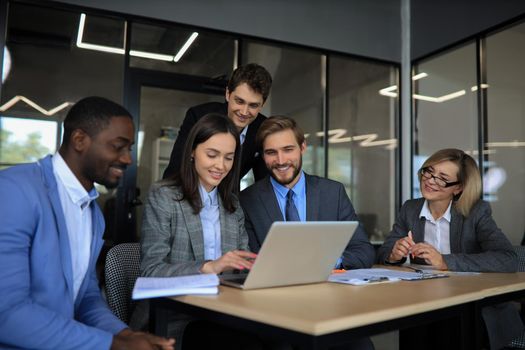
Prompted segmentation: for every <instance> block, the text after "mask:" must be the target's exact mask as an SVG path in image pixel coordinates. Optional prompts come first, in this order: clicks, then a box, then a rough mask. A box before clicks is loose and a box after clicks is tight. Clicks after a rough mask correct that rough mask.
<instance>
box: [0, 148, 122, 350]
mask: <svg viewBox="0 0 525 350" xmlns="http://www.w3.org/2000/svg"><path fill="white" fill-rule="evenodd" d="M92 212H93V240H92V242H91V255H90V262H89V268H88V271H87V273H86V277H85V279H84V281H83V282H82V285H81V286H80V290H79V292H78V296H77V299H76V301H75V302H74V301H73V274H72V267H71V252H70V248H69V239H68V233H67V229H66V223H65V219H64V214H63V211H62V207H61V204H60V199H59V196H58V191H57V184H56V180H55V176H54V174H53V167H52V162H51V156H47V157H46V158H44V159H42V160H40V161H39V162H37V163H31V164H24V165H20V166H15V167H12V168H9V169H7V170H4V171H1V172H0V281H1V282H0V348H5V347H13V348H26V349H109V348H110V346H111V342H112V337H113V334H116V333H118V332H120V331H121V330H122V329H124V328H126V327H127V326H126V325H125V324H124V323H122V322H121V321H120V320H118V318H117V317H115V316H114V315H113V314H112V313H111V311H110V310H109V308H108V306H107V304H106V302H105V301H104V299H103V298H102V296H101V294H100V289H99V288H98V281H97V277H96V273H95V263H96V261H97V257H98V254H99V252H100V249H101V247H102V233H103V231H104V220H103V217H102V213H101V211H100V208H99V207H98V205H97V204H96V203H94V202H93V203H92Z"/></svg>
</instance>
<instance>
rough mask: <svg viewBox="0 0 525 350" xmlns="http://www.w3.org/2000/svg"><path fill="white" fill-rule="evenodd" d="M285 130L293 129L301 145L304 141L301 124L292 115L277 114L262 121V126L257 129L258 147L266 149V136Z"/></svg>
mask: <svg viewBox="0 0 525 350" xmlns="http://www.w3.org/2000/svg"><path fill="white" fill-rule="evenodd" d="M284 130H292V131H293V134H294V136H295V140H296V141H297V144H298V145H299V146H300V145H302V144H303V143H304V140H305V137H304V132H303V130H302V129H301V128H300V127H299V125H297V122H296V121H295V120H294V119H292V118H290V117H286V116H282V115H277V116H272V117H269V118H267V119H265V120H264V121H263V122H262V123H261V126H260V127H259V130H258V131H257V135H256V136H255V143H256V145H257V148H259V149H260V150H261V151H264V149H263V146H264V140H266V138H267V137H268V136H270V135H271V134H275V133H276V132H279V131H284Z"/></svg>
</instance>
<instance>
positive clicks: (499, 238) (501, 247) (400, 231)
mask: <svg viewBox="0 0 525 350" xmlns="http://www.w3.org/2000/svg"><path fill="white" fill-rule="evenodd" d="M424 203H425V199H424V198H419V199H412V200H408V201H406V202H405V203H404V204H403V206H402V207H401V210H400V211H399V215H398V217H397V219H396V222H395V223H394V226H393V228H392V231H391V232H390V234H389V235H388V237H386V239H385V242H384V243H383V245H382V246H381V247H380V248H379V250H378V254H377V255H378V260H379V262H380V263H383V262H385V261H386V260H387V259H388V257H389V255H390V253H391V252H392V248H394V245H395V243H396V241H397V240H398V239H400V238H403V237H406V236H407V234H408V231H412V235H413V237H414V241H415V242H416V243H417V242H423V241H424V240H425V219H424V218H420V217H419V213H420V212H421V208H422V207H423V204H424ZM450 214H451V215H450V216H451V220H450V252H451V253H450V254H446V255H443V259H444V260H445V263H446V264H447V266H448V268H449V270H451V271H476V272H516V271H517V269H518V260H517V257H516V252H515V251H514V249H513V248H512V244H511V243H510V242H509V240H508V239H507V237H506V236H505V234H504V233H503V232H501V230H500V229H499V228H498V226H497V225H496V223H495V222H494V219H492V211H491V209H490V205H489V204H488V203H487V202H485V201H481V200H480V201H478V202H477V203H476V204H475V205H474V206H473V207H472V209H471V211H470V214H469V216H468V217H466V218H465V217H463V215H461V214H460V213H459V212H457V211H456V209H455V208H454V207H453V206H452V208H451V210H450ZM405 260H406V259H403V260H402V261H400V262H399V263H400V264H401V263H404V262H405Z"/></svg>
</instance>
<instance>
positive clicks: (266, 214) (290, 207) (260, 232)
mask: <svg viewBox="0 0 525 350" xmlns="http://www.w3.org/2000/svg"><path fill="white" fill-rule="evenodd" d="M256 142H257V145H258V146H260V147H261V150H262V154H263V159H264V162H265V164H266V168H267V169H268V172H269V174H270V176H267V177H266V178H264V179H263V180H261V181H258V182H256V183H255V184H253V185H252V186H250V187H248V188H247V189H245V190H244V191H242V192H241V198H240V200H241V206H242V208H243V210H244V215H245V226H246V231H247V232H248V238H249V245H250V249H251V250H252V251H253V252H258V251H259V249H260V247H261V245H262V243H263V241H264V239H265V238H266V234H267V233H268V230H269V228H270V226H271V225H272V223H273V222H274V221H284V220H286V221H357V215H356V213H355V211H354V208H353V206H352V203H351V202H350V199H349V198H348V196H347V194H346V192H345V188H344V186H343V185H342V184H341V183H339V182H336V181H332V180H328V179H325V178H321V177H318V176H312V175H308V174H306V173H305V172H304V171H303V170H302V164H303V157H302V156H303V154H304V152H305V151H306V141H305V137H304V133H303V131H302V130H301V129H300V128H299V126H298V125H297V123H296V122H295V120H293V119H291V118H288V117H280V116H279V117H270V118H268V119H266V120H265V121H264V122H263V123H262V124H261V126H260V127H259V131H258V132H257V138H256ZM297 244H298V245H300V244H301V242H297ZM291 258H292V259H300V258H301V257H299V256H296V257H291ZM374 260H375V251H374V247H373V246H372V244H370V241H369V240H368V237H367V235H366V233H365V231H364V230H363V228H362V226H361V225H359V227H358V229H357V230H356V232H355V233H354V236H353V237H352V239H351V240H350V242H349V243H348V245H347V246H346V248H345V251H344V252H343V256H342V257H341V259H340V263H339V264H340V266H341V267H343V268H345V269H357V268H367V267H371V266H372V264H373V263H374ZM305 268H308V266H305ZM334 349H335V348H334ZM341 349H353V350H357V349H359V350H370V349H374V345H373V344H372V342H371V341H370V339H369V338H361V339H357V340H355V341H353V342H351V343H349V344H346V345H345V346H342V347H341Z"/></svg>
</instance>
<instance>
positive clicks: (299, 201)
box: [270, 171, 306, 221]
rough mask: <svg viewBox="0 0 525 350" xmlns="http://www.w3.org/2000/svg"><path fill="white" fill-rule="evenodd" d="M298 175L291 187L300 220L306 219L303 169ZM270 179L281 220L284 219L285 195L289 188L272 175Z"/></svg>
mask: <svg viewBox="0 0 525 350" xmlns="http://www.w3.org/2000/svg"><path fill="white" fill-rule="evenodd" d="M299 176H300V177H299V181H297V183H296V184H295V186H294V187H293V188H292V191H293V193H294V196H293V202H294V204H295V207H296V208H297V211H298V212H299V219H301V221H306V180H305V178H304V173H303V171H301V173H300V174H299ZM270 181H271V183H272V186H273V192H274V193H275V197H276V198H277V203H279V209H280V210H281V214H282V215H283V220H285V219H284V218H286V214H285V213H286V195H287V194H288V190H289V188H288V187H286V186H283V185H281V184H280V183H278V182H277V181H275V180H274V178H273V177H270Z"/></svg>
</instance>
